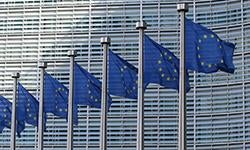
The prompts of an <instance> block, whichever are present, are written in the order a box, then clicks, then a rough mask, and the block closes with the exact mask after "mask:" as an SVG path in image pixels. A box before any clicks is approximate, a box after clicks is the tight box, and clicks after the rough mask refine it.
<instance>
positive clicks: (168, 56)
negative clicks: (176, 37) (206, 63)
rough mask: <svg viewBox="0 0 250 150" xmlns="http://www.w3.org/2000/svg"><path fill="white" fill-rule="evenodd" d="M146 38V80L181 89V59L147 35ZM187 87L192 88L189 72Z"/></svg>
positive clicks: (147, 82) (146, 81)
mask: <svg viewBox="0 0 250 150" xmlns="http://www.w3.org/2000/svg"><path fill="white" fill-rule="evenodd" d="M144 38H145V39H144V40H145V43H144V44H145V47H144V48H145V52H144V74H145V76H144V78H145V79H144V82H145V83H146V84H149V83H156V84H159V85H161V86H164V87H166V88H171V89H176V90H179V59H178V58H177V57H176V56H175V55H174V54H173V53H172V52H170V51H169V50H168V49H166V48H164V47H162V46H161V45H159V44H158V43H156V42H155V41H153V40H152V39H150V38H149V37H148V36H147V35H145V36H144ZM186 89H187V91H189V89H190V85H189V80H188V74H187V80H186Z"/></svg>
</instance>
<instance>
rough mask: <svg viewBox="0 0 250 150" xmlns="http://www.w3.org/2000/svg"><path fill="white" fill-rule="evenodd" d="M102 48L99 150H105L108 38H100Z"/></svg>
mask: <svg viewBox="0 0 250 150" xmlns="http://www.w3.org/2000/svg"><path fill="white" fill-rule="evenodd" d="M101 45H102V47H103V67H102V103H101V131H100V132H101V139H100V150H107V114H108V99H107V70H108V69H107V68H108V65H107V61H108V49H109V45H110V38H109V37H102V38H101Z"/></svg>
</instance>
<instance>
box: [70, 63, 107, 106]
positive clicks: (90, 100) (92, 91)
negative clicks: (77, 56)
mask: <svg viewBox="0 0 250 150" xmlns="http://www.w3.org/2000/svg"><path fill="white" fill-rule="evenodd" d="M74 76H75V79H74V81H75V82H74V96H75V103H76V104H81V105H88V106H91V107H96V108H101V97H102V85H101V82H100V81H99V80H98V79H96V78H95V77H94V76H93V75H92V74H90V73H89V72H87V71H86V70H85V69H83V68H82V67H81V66H80V65H78V64H77V63H75V68H74ZM111 103H112V100H111V97H110V95H109V94H108V107H110V106H111Z"/></svg>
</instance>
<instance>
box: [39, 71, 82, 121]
mask: <svg viewBox="0 0 250 150" xmlns="http://www.w3.org/2000/svg"><path fill="white" fill-rule="evenodd" d="M68 93H69V90H68V89H67V88H66V87H65V86H64V85H63V84H61V83H60V82H59V81H58V80H56V79H54V78H53V77H52V76H51V75H50V74H48V73H45V81H44V112H46V113H53V114H54V115H56V116H59V117H62V118H68ZM73 113H74V114H73V119H74V124H78V118H77V105H74V110H73Z"/></svg>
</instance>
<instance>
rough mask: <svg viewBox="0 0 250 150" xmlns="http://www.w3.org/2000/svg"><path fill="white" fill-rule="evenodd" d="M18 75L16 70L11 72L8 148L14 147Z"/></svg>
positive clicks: (12, 149)
mask: <svg viewBox="0 0 250 150" xmlns="http://www.w3.org/2000/svg"><path fill="white" fill-rule="evenodd" d="M19 77H20V74H19V73H18V72H14V73H13V74H12V78H13V79H14V85H13V100H12V114H11V145H10V149H11V150H15V149H16V99H17V79H18V78H19Z"/></svg>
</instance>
